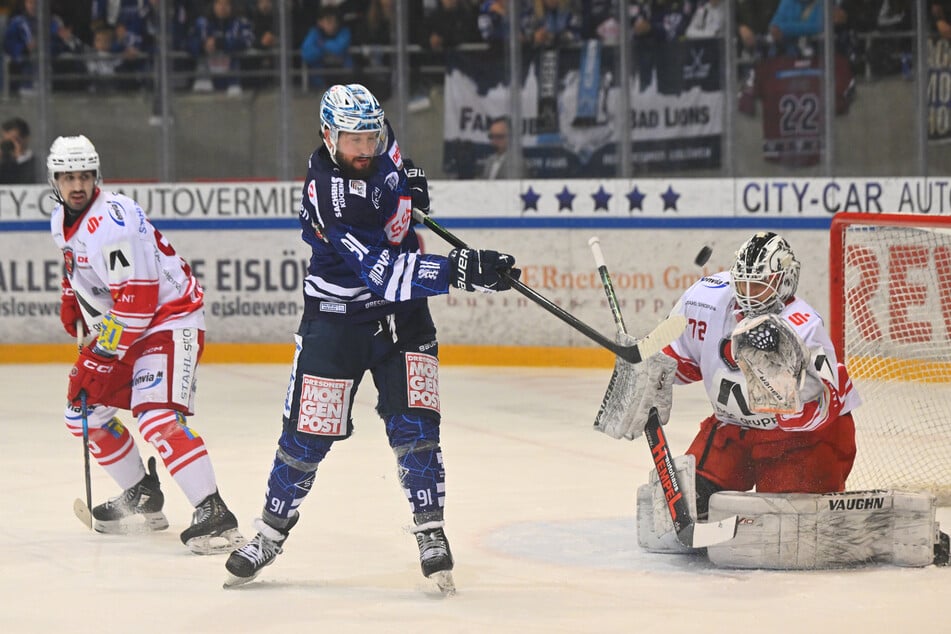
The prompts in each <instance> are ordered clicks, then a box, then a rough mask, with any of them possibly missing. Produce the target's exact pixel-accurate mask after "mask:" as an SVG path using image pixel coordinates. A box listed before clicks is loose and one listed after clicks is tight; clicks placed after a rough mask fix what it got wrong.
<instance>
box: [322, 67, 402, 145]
mask: <svg viewBox="0 0 951 634" xmlns="http://www.w3.org/2000/svg"><path fill="white" fill-rule="evenodd" d="M320 130H321V133H323V137H324V142H325V143H326V144H327V150H328V151H329V152H330V156H331V158H332V159H333V160H334V162H335V163H336V162H337V156H336V155H337V142H338V139H339V137H340V133H341V132H353V133H357V134H359V133H363V132H369V133H373V137H372V138H373V140H374V143H373V144H372V149H370V150H369V151H368V152H367V153H366V155H367V156H368V157H370V158H372V157H374V156H378V155H380V154H383V152H384V151H386V125H385V124H384V121H383V107H382V106H380V102H379V101H377V99H376V97H374V96H373V93H371V92H370V91H369V90H367V88H366V87H365V86H363V85H361V84H347V85H343V84H337V85H335V86H331V87H330V88H329V89H328V90H327V92H325V93H324V96H323V98H321V100H320Z"/></svg>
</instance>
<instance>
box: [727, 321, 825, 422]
mask: <svg viewBox="0 0 951 634" xmlns="http://www.w3.org/2000/svg"><path fill="white" fill-rule="evenodd" d="M732 343H733V358H734V359H735V360H736V364H737V365H738V366H739V368H740V371H741V372H742V373H743V376H744V378H745V379H746V386H747V392H748V396H749V403H748V405H749V406H750V409H751V410H752V411H754V412H762V413H772V414H795V413H796V412H799V411H801V410H802V404H803V400H802V396H801V391H802V389H803V387H804V384H805V379H806V365H807V363H806V362H807V359H808V354H807V352H806V347H805V344H804V343H803V341H802V339H801V338H800V337H799V335H798V334H797V333H796V331H795V330H793V329H792V326H790V325H789V324H788V323H786V320H784V319H783V318H782V317H780V316H778V315H774V314H772V313H770V314H768V315H760V316H759V317H747V318H746V319H744V320H743V321H741V322H740V323H739V324H737V326H736V329H734V331H733V335H732Z"/></svg>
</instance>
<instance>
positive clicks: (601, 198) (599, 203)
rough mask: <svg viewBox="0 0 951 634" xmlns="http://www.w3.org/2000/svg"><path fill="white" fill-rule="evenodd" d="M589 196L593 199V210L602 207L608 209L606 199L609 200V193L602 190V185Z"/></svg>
mask: <svg viewBox="0 0 951 634" xmlns="http://www.w3.org/2000/svg"><path fill="white" fill-rule="evenodd" d="M591 198H593V199H594V210H595V211H597V210H599V209H603V210H605V211H607V210H608V201H609V200H611V194H609V193H607V192H606V191H604V185H600V186H599V187H598V191H596V192H594V193H593V194H591Z"/></svg>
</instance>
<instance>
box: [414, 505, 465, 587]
mask: <svg viewBox="0 0 951 634" xmlns="http://www.w3.org/2000/svg"><path fill="white" fill-rule="evenodd" d="M440 524H441V522H440ZM413 533H414V534H415V535H416V544H417V545H418V546H419V565H420V568H422V570H423V576H425V577H426V578H427V579H432V580H433V581H434V582H435V583H436V586H437V587H438V588H439V591H440V592H442V593H443V594H444V595H446V596H452V595H454V594H455V593H456V584H455V581H453V578H452V566H453V560H452V551H451V550H449V541H448V540H447V539H446V533H445V532H443V529H442V526H441V525H440V526H436V527H435V528H430V527H428V526H427V525H425V524H424V525H421V526H417V527H416V528H415V530H414V531H413Z"/></svg>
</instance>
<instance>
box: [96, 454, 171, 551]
mask: <svg viewBox="0 0 951 634" xmlns="http://www.w3.org/2000/svg"><path fill="white" fill-rule="evenodd" d="M163 506H165V496H164V495H163V494H162V488H161V485H160V484H159V479H158V475H156V473H155V458H149V462H148V472H147V473H146V474H145V476H144V477H143V478H142V479H141V480H139V481H138V483H136V484H135V485H133V486H132V487H130V488H128V489H126V490H125V491H123V492H122V494H121V495H119V496H117V497H114V498H112V499H111V500H109V501H107V502H103V503H102V504H100V505H98V506H97V507H95V508H94V509H93V510H92V517H93V528H95V529H96V531H97V532H99V533H112V534H120V535H121V534H127V533H147V532H150V531H161V530H165V529H166V528H168V519H167V518H166V517H165V513H163V512H162V507H163Z"/></svg>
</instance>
